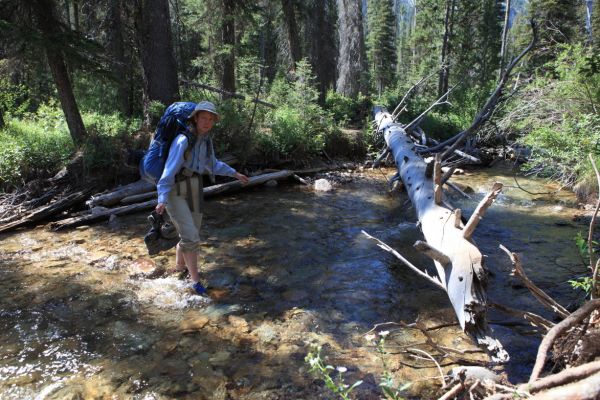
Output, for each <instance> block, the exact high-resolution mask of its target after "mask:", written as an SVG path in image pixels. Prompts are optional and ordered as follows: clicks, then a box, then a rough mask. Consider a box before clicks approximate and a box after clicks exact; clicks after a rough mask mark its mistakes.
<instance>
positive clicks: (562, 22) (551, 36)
mask: <svg viewBox="0 0 600 400" xmlns="http://www.w3.org/2000/svg"><path fill="white" fill-rule="evenodd" d="M583 7H584V3H583V2H581V1H579V0H531V2H530V3H529V15H530V16H531V17H532V18H534V20H535V21H536V22H537V24H538V26H539V29H538V30H539V33H538V44H537V46H536V48H535V49H534V50H533V51H532V54H531V56H530V67H533V68H539V67H543V66H544V64H546V63H548V62H549V61H552V60H554V59H555V58H556V55H557V54H558V53H559V51H560V49H559V46H558V45H560V44H564V43H571V42H574V41H575V40H576V39H577V38H578V37H579V36H580V35H581V33H582V31H583V27H584V24H585V23H584V20H583V19H582V17H583V13H584V11H583ZM520 41H521V42H527V41H528V39H526V38H522V39H521V40H520Z"/></svg>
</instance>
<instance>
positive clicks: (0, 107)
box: [0, 63, 31, 118]
mask: <svg viewBox="0 0 600 400" xmlns="http://www.w3.org/2000/svg"><path fill="white" fill-rule="evenodd" d="M1 64H2V63H0V68H1V67H2V65H1ZM30 97H31V92H30V90H29V89H28V88H27V87H26V86H25V85H22V84H13V83H11V82H10V81H9V80H8V79H6V78H0V113H3V114H4V113H7V114H8V115H9V116H11V117H13V118H18V117H21V116H23V115H24V114H25V113H26V112H27V110H28V109H29V105H30V101H29V98H30Z"/></svg>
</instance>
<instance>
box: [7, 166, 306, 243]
mask: <svg viewBox="0 0 600 400" xmlns="http://www.w3.org/2000/svg"><path fill="white" fill-rule="evenodd" d="M288 177H293V178H294V179H296V180H299V181H301V182H302V183H305V181H304V180H303V179H302V178H300V177H298V175H296V174H295V173H294V172H293V171H290V170H280V171H275V172H269V173H264V174H261V175H257V176H253V177H251V178H250V182H249V183H248V184H247V185H246V186H243V185H242V184H241V183H240V182H239V181H233V182H226V183H221V184H217V185H213V186H207V187H205V188H204V197H205V198H209V197H213V196H215V195H217V194H225V193H232V192H236V191H239V190H241V189H242V188H249V187H254V186H258V185H261V184H263V183H266V182H268V181H272V180H275V181H276V180H281V179H286V178H288ZM92 193H93V188H85V189H81V190H76V191H72V192H71V193H67V194H65V195H63V196H62V197H61V198H60V199H58V200H55V201H51V200H52V199H47V201H46V204H44V205H42V206H38V207H35V208H32V209H29V210H27V211H25V212H21V213H18V214H17V212H15V213H14V216H13V218H10V219H9V220H7V221H6V222H5V223H4V224H2V225H0V233H2V232H7V231H10V230H14V229H17V228H20V227H24V226H31V225H34V224H36V223H41V222H43V221H46V220H50V219H54V221H53V222H52V223H51V224H50V228H51V229H52V230H54V231H58V230H62V229H69V228H75V227H77V226H81V225H88V224H91V223H95V222H100V221H104V220H109V219H110V218H111V216H113V215H114V216H122V215H127V214H134V213H137V212H141V211H149V210H152V209H154V208H155V207H156V203H157V200H156V199H157V194H156V186H155V185H154V184H152V183H149V182H146V181H144V180H139V181H136V182H133V183H130V184H128V185H124V186H122V187H118V188H116V189H114V190H111V191H108V192H106V193H101V194H97V195H92V196H91V197H90V195H91V194H92ZM86 200H87V201H86ZM84 202H86V203H87V205H88V206H89V209H87V210H85V211H80V212H75V213H69V210H72V209H74V208H77V207H80V206H81V205H82V204H83V203H84ZM57 217H58V218H57ZM61 217H62V218H61Z"/></svg>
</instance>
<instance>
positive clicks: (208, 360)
mask: <svg viewBox="0 0 600 400" xmlns="http://www.w3.org/2000/svg"><path fill="white" fill-rule="evenodd" d="M392 173H393V170H391V169H390V170H382V171H375V172H356V173H346V174H344V178H345V179H346V180H348V182H346V183H344V184H340V185H337V186H336V188H335V190H334V191H332V192H328V193H318V192H314V191H312V190H310V189H309V188H306V187H300V186H296V185H279V186H278V187H274V188H259V189H255V190H249V191H247V192H245V193H240V194H237V195H235V196H229V197H221V198H218V199H215V200H212V201H208V202H206V213H205V218H204V229H203V233H202V235H203V236H202V237H203V244H202V247H201V260H202V272H203V276H204V278H205V279H206V281H207V282H208V283H209V285H210V286H211V288H212V289H211V290H210V295H211V297H212V299H213V302H212V303H210V304H207V303H205V302H203V301H202V299H201V298H199V297H197V296H194V295H192V294H190V293H189V292H188V291H187V286H188V283H187V282H186V281H185V280H180V279H178V277H176V276H167V275H162V274H161V271H163V270H164V269H166V268H169V267H172V265H173V254H174V252H173V251H170V252H167V253H166V254H164V255H161V256H157V257H153V258H150V257H148V256H147V255H146V252H145V246H144V243H143V239H142V238H143V235H144V233H145V232H146V230H147V229H148V227H149V226H148V223H147V221H146V219H145V215H144V214H138V215H133V216H129V217H122V218H118V219H116V220H113V221H111V222H110V223H104V224H98V225H94V226H89V227H81V228H78V229H75V230H72V231H68V232H64V233H63V232H61V233H51V232H49V231H47V230H45V229H44V227H37V228H35V229H30V230H22V231H19V232H16V233H12V234H6V235H2V236H0V398H3V399H88V398H98V399H104V398H106V399H109V398H110V399H130V398H131V399H170V398H190V399H202V398H207V399H228V398H233V399H301V398H302V399H315V398H333V397H334V396H333V395H331V394H330V392H328V390H327V389H326V388H325V386H324V382H323V381H322V380H320V379H316V378H315V377H314V376H312V375H311V374H310V373H309V372H308V369H309V367H308V365H307V363H306V362H305V361H304V358H305V356H306V354H307V353H308V352H309V351H310V349H311V348H312V347H313V346H315V345H320V346H322V348H323V350H322V354H323V357H327V360H326V362H327V363H329V364H331V365H333V366H344V367H346V368H347V372H345V374H344V379H345V380H346V382H347V383H352V382H354V381H356V380H358V379H361V380H363V383H362V384H361V385H360V386H359V387H358V388H357V389H356V390H355V393H356V395H357V398H361V399H370V398H379V397H380V396H381V391H380V389H379V386H378V385H379V381H380V379H381V377H382V374H383V372H384V367H383V364H382V359H383V360H384V361H385V365H386V366H385V369H386V370H387V371H389V372H391V373H392V375H393V376H394V378H395V379H396V382H397V383H398V382H408V381H410V382H412V386H411V387H410V388H409V390H408V394H409V395H410V396H412V397H414V398H431V396H433V394H432V393H435V391H436V390H437V388H438V387H439V379H438V377H439V374H438V371H437V368H436V367H435V365H434V364H433V363H432V362H430V361H429V360H428V359H427V358H422V357H421V358H419V357H415V354H419V353H416V352H414V351H413V352H412V353H407V350H408V349H411V348H418V349H422V350H426V351H429V352H433V351H434V350H433V349H432V348H431V347H428V345H427V343H426V342H427V340H433V341H435V342H436V343H438V344H439V345H442V346H446V347H447V348H452V349H457V350H459V351H462V352H463V353H464V354H463V355H461V357H462V358H466V359H468V360H469V361H470V362H472V363H484V362H486V360H487V359H486V356H485V355H484V354H483V353H481V352H479V351H478V350H477V348H476V347H475V346H474V345H473V344H472V342H471V341H470V339H469V338H468V337H467V336H465V335H464V334H462V332H461V331H460V329H459V327H458V325H457V324H456V321H455V318H454V316H453V312H452V309H451V307H450V304H449V301H448V300H447V298H446V296H445V294H444V293H443V292H442V291H440V290H439V289H436V288H435V287H433V286H431V285H430V284H428V283H427V282H425V281H423V280H421V278H419V277H417V276H416V275H415V274H414V273H412V272H410V271H409V270H407V269H406V268H405V267H404V266H403V265H402V264H400V263H399V262H398V261H397V260H396V259H395V258H394V257H393V256H392V255H390V254H389V253H387V252H384V251H383V250H381V249H379V248H378V247H377V246H376V245H375V243H374V242H372V241H369V240H368V239H366V238H365V237H364V236H363V235H362V234H361V230H363V229H364V230H365V231H367V232H369V233H370V234H372V235H374V236H376V237H378V238H380V239H381V240H383V241H385V242H387V243H388V244H389V245H391V246H392V247H394V248H396V249H397V250H398V251H400V252H401V253H402V254H403V255H404V256H406V257H407V258H409V259H410V260H412V261H413V262H414V263H416V264H417V265H421V266H427V267H428V269H429V270H430V271H433V268H432V266H431V261H429V260H428V259H426V258H424V257H423V256H421V255H419V254H417V253H416V252H415V251H414V250H413V249H412V244H413V243H414V242H415V240H417V239H420V238H421V234H420V231H419V229H418V227H417V226H416V225H415V221H416V218H415V213H414V210H413V209H412V207H411V206H410V203H409V202H408V201H407V197H406V194H404V193H393V194H389V193H388V189H387V183H386V181H385V176H384V175H387V176H391V175H392ZM454 180H455V181H456V182H459V183H463V184H467V185H469V186H470V187H471V188H472V189H473V190H474V193H472V199H470V200H467V199H463V198H459V197H455V196H454V195H452V193H451V192H450V193H449V194H450V196H449V200H450V201H451V202H452V203H453V204H454V205H455V206H458V207H461V208H462V209H463V214H465V215H469V214H470V212H472V211H473V209H474V208H475V206H476V205H477V202H478V201H479V200H480V199H481V198H482V197H483V195H484V194H485V192H486V191H487V189H488V188H489V187H490V186H491V183H492V182H493V181H494V180H500V181H502V182H504V183H505V184H506V185H515V183H514V181H513V179H512V175H511V172H510V171H509V170H502V169H494V170H483V171H477V172H475V173H469V174H467V175H464V176H458V177H456V178H455V179H454ZM519 183H520V184H521V185H522V186H523V187H525V188H526V189H527V190H529V191H531V192H542V191H543V192H548V191H552V190H556V188H553V187H551V186H549V185H545V184H544V182H542V181H535V180H525V179H521V180H520V181H519ZM575 206H576V204H575V199H574V197H573V195H572V194H570V193H566V192H560V193H558V194H553V195H530V194H527V193H525V192H523V191H522V190H519V189H516V188H514V187H507V188H506V189H505V191H504V193H503V194H502V195H501V196H500V198H499V200H498V201H497V202H496V203H495V204H494V205H493V206H492V207H491V208H490V210H489V211H488V213H487V214H486V216H485V218H484V219H483V221H482V222H481V223H480V225H479V227H478V229H477V231H476V234H475V236H474V239H475V240H476V242H477V244H478V246H479V248H480V249H481V250H482V252H483V253H484V254H487V255H488V256H489V258H488V263H487V265H488V267H489V269H490V273H491V275H490V287H489V292H488V293H489V297H490V300H491V301H494V302H498V303H502V304H505V305H508V306H512V307H517V308H521V309H528V310H530V311H533V312H536V313H540V314H542V315H544V316H546V317H548V318H551V315H549V314H548V313H547V312H546V311H545V310H543V309H542V307H541V306H539V305H538V304H537V303H536V301H535V299H533V297H532V296H531V295H530V294H529V293H528V291H527V289H524V288H523V287H522V286H520V285H519V284H518V282H516V281H515V280H514V278H511V277H510V276H509V272H510V262H509V260H508V258H507V256H506V255H505V254H504V253H503V252H501V251H500V250H499V249H498V244H504V245H505V246H507V247H508V248H509V249H510V250H511V251H514V252H517V253H518V254H519V255H521V258H522V262H523V265H524V267H525V269H526V271H527V272H528V274H529V276H530V278H531V279H533V280H534V281H535V282H537V283H538V284H539V286H541V287H542V288H543V289H544V290H547V291H548V292H549V293H550V294H551V295H552V296H554V297H555V298H556V299H558V300H559V301H561V302H562V303H563V304H565V305H572V304H574V302H575V301H576V300H577V299H578V294H577V292H576V291H574V290H573V289H571V288H570V286H569V285H568V283H567V281H568V279H571V278H573V277H574V276H576V275H578V274H583V273H585V268H584V267H583V265H582V262H581V260H580V258H579V256H578V252H577V249H576V247H575V242H574V237H575V236H576V234H577V232H583V233H584V236H585V231H586V230H587V226H586V225H585V224H584V223H583V222H576V221H573V220H572V219H573V216H574V215H575V214H580V213H581V212H580V211H578V210H577V209H576V208H575ZM579 298H581V296H579ZM489 319H490V320H491V322H492V327H493V329H494V331H495V336H496V337H498V338H499V339H500V340H501V342H502V343H503V344H504V346H505V347H506V349H507V350H508V351H509V353H510V354H511V356H512V361H511V363H510V364H508V365H507V366H506V367H505V372H506V374H507V375H508V377H509V378H510V379H511V380H512V381H519V380H522V379H524V378H525V377H526V376H527V374H528V372H529V371H530V368H531V366H532V364H533V360H534V358H535V351H536V347H537V345H538V344H539V337H537V336H534V335H531V334H530V332H529V331H530V329H529V328H528V327H527V326H525V325H523V324H522V323H520V322H518V321H515V320H513V319H511V318H509V317H506V316H503V315H500V314H496V313H494V312H490V314H489ZM414 322H417V323H416V324H413V323H414ZM385 323H387V324H385ZM376 324H383V325H377V329H378V330H379V331H381V330H388V331H389V332H390V334H389V335H388V336H387V338H386V343H385V351H386V353H387V354H385V355H381V354H380V353H378V351H377V349H376V347H375V346H374V345H373V343H372V342H371V341H368V340H367V339H365V334H366V333H368V332H369V331H370V330H371V329H372V328H374V327H375V326H376ZM411 324H412V325H411ZM435 354H436V355H437V356H438V357H437V358H438V360H439V361H440V363H441V366H442V368H443V369H444V372H445V371H447V370H448V369H449V368H451V367H452V366H455V365H456V364H454V362H455V360H456V358H453V357H452V355H454V356H456V354H457V353H452V352H450V353H448V354H447V356H446V357H445V358H442V357H441V354H439V353H435ZM336 374H337V373H336Z"/></svg>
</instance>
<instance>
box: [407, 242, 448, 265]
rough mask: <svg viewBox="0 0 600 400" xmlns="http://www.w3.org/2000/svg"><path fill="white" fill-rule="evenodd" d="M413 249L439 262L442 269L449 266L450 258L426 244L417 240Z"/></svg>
mask: <svg viewBox="0 0 600 400" xmlns="http://www.w3.org/2000/svg"><path fill="white" fill-rule="evenodd" d="M413 247H414V248H415V249H417V250H418V251H420V252H421V253H423V254H425V255H426V256H427V257H429V258H431V259H432V260H434V261H437V262H439V263H440V264H442V266H443V267H445V266H446V265H448V264H450V258H449V257H448V256H447V255H445V254H444V253H442V252H441V251H439V250H438V249H436V248H434V247H433V246H431V245H429V244H428V243H427V242H423V241H422V240H417V241H416V242H415V244H414V245H413Z"/></svg>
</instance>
